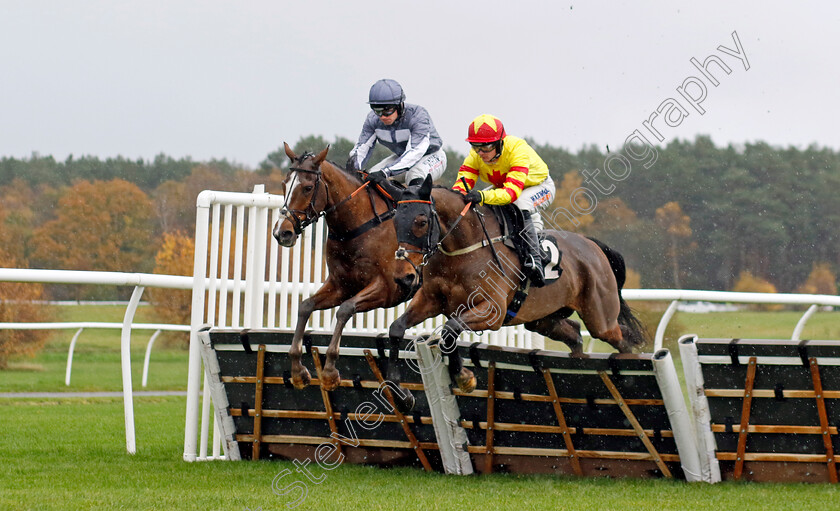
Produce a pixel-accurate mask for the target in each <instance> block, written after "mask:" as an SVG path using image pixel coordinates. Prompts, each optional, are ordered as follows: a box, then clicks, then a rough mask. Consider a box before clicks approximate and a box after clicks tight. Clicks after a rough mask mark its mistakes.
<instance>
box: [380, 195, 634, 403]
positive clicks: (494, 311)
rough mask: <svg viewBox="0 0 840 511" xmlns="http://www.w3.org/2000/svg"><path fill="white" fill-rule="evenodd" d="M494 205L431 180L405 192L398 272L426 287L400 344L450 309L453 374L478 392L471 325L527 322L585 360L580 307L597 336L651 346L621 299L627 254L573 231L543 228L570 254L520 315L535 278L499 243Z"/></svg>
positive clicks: (394, 337)
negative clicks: (470, 353)
mask: <svg viewBox="0 0 840 511" xmlns="http://www.w3.org/2000/svg"><path fill="white" fill-rule="evenodd" d="M489 211H490V210H489V209H488V208H487V207H486V206H481V207H472V205H471V204H470V203H465V201H464V199H463V195H461V194H460V193H458V192H455V191H452V190H450V189H448V188H442V187H433V186H432V182H431V179H427V180H426V181H424V182H423V184H422V185H419V186H414V187H409V188H408V189H407V190H406V191H405V192H404V193H403V194H402V197H401V199H400V201H399V203H398V205H397V212H396V216H395V219H394V223H395V225H396V229H397V239H398V241H399V249H398V251H397V253H396V254H395V256H396V257H397V258H398V259H400V265H399V266H398V268H397V270H396V273H395V275H394V278H395V279H397V280H399V281H401V282H402V285H403V286H409V285H415V284H417V282H418V281H419V282H420V283H421V285H420V288H419V290H418V291H417V292H416V294H415V295H414V297H413V298H412V300H411V302H410V303H409V305H408V308H407V309H406V311H405V313H404V314H403V315H402V316H400V317H399V318H397V319H396V320H395V321H394V322H393V323H392V324H391V326H390V328H389V332H388V335H389V336H390V340H391V343H392V345H393V343H398V342H401V341H402V340H403V338H404V336H405V331H406V329H408V328H410V327H412V326H414V325H416V324H418V323H420V322H421V321H423V320H425V319H427V318H430V317H434V316H437V315H438V314H445V315H446V316H447V317H448V318H449V319H448V320H447V321H446V323H445V325H444V327H443V330H442V332H441V341H440V343H441V344H440V346H441V351H442V353H445V354H448V358H449V371H450V373H451V374H452V375H453V376H454V377H455V381H456V383H457V384H458V386H459V388H460V389H461V390H462V391H464V392H472V391H473V390H474V389H475V386H476V380H475V376H474V375H473V372H472V371H470V370H469V369H467V368H465V367H464V366H463V364H462V362H461V357H460V356H459V354H458V350H457V349H455V346H456V341H457V338H458V335H459V334H460V333H461V332H462V331H464V330H472V331H476V332H477V331H484V330H498V329H499V328H501V327H502V326H503V325H518V324H524V325H525V328H526V329H528V330H530V331H532V332H536V333H539V334H542V335H544V336H546V337H548V338H551V339H555V340H558V341H562V342H565V343H566V344H567V345H568V346H569V348H570V349H571V351H572V355H573V356H583V343H582V339H581V337H580V324H579V323H577V322H576V321H571V320H568V319H566V318H568V317H569V316H570V315H571V314H572V312H573V311H574V312H577V313H578V315H579V316H580V318H581V319H582V320H583V323H584V324H585V325H586V327H587V329H588V330H589V333H590V334H591V335H592V336H593V337H594V338H597V339H600V340H603V341H606V342H607V343H609V344H611V345H612V346H613V347H614V348H615V349H616V350H618V351H619V352H621V353H628V352H631V351H632V350H633V348H635V347H638V346H641V345H643V344H644V342H645V333H644V327H643V326H642V324H641V323H640V322H639V320H638V319H637V318H636V317H635V316H634V315H633V313H632V311H631V310H630V307H629V306H628V305H627V303H626V302H625V301H624V299H623V298H622V297H621V287H622V286H623V285H624V279H625V267H624V259H623V257H622V256H621V255H620V254H619V253H618V252H616V251H614V250H612V249H610V248H609V247H607V246H606V245H604V244H603V243H601V242H599V241H597V240H594V239H591V238H586V237H584V236H582V235H580V234H577V233H573V232H560V231H555V230H546V231H543V233H544V234H545V235H546V236H548V237H550V238H552V239H553V240H554V241H555V242H556V248H557V249H559V251H560V254H561V257H560V258H559V261H554V263H555V264H557V266H559V268H553V269H552V268H551V267H550V266H549V267H547V271H546V277H547V280H549V277H550V276H553V277H555V278H554V279H553V280H549V282H548V284H547V285H546V286H545V287H541V288H534V287H530V289H529V290H528V294H527V297H525V299H524V302H521V306H520V307H519V309H518V311H516V312H514V315H513V316H511V315H510V314H509V313H508V311H509V310H510V304H511V302H512V300H513V299H514V295H515V294H516V293H517V290H518V289H519V288H520V284H521V283H523V282H524V281H525V279H524V275H522V273H521V271H520V270H521V265H520V263H519V259H518V257H517V256H516V255H515V252H514V251H513V250H512V249H510V248H508V247H507V246H506V245H504V244H502V243H498V242H499V241H501V240H502V238H503V233H502V227H501V225H500V223H499V221H498V220H497V219H496V217H495V215H493V214H492V213H491V214H487V213H488V212H489ZM470 213H472V214H470ZM485 216H486V222H483V221H482V218H484V217H485ZM485 223H486V226H485V225H483V224H485ZM549 243H550V242H549ZM543 245H545V242H543ZM549 270H553V271H554V274H553V275H550V274H549V273H550V272H549ZM558 273H559V276H558V275H557V274H558ZM519 298H520V299H521V294H520V295H519ZM397 377H399V376H398V375H397ZM398 381H399V380H395V382H398ZM407 404H408V403H404V405H407Z"/></svg>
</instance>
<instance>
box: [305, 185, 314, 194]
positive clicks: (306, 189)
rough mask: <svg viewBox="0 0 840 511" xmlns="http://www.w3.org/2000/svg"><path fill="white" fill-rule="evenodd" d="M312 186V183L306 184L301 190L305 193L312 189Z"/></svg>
mask: <svg viewBox="0 0 840 511" xmlns="http://www.w3.org/2000/svg"><path fill="white" fill-rule="evenodd" d="M313 188H314V186H312V185H306V186H304V187H303V191H304V192H305V193H309V192H311V191H312V189H313Z"/></svg>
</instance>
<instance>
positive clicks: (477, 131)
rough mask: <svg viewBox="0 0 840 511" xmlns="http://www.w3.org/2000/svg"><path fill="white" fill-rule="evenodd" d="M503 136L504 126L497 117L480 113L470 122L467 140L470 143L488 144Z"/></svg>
mask: <svg viewBox="0 0 840 511" xmlns="http://www.w3.org/2000/svg"><path fill="white" fill-rule="evenodd" d="M503 138H505V126H504V125H503V124H502V121H500V120H499V119H498V118H497V117H494V116H492V115H490V114H481V115H479V116H478V117H476V118H475V119H473V122H471V123H470V127H469V128H468V133H467V142H469V143H471V144H489V143H491V142H497V141H499V140H501V139H503Z"/></svg>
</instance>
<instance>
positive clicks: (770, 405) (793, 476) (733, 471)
mask: <svg viewBox="0 0 840 511" xmlns="http://www.w3.org/2000/svg"><path fill="white" fill-rule="evenodd" d="M679 346H680V352H681V356H682V360H683V369H684V372H685V380H686V386H687V390H688V394H689V397H690V399H691V406H692V408H693V410H694V417H695V427H696V428H695V429H696V432H697V442H696V444H697V446H698V449H700V458H701V464H702V465H703V467H704V475H705V476H706V477H708V478H709V479H707V480H709V481H710V482H716V481H720V480H745V481H773V482H832V483H836V482H837V481H838V475H837V463H836V460H835V453H836V452H837V449H838V448H840V442H838V429H840V408H839V407H838V401H837V400H838V399H840V341H808V340H806V341H798V340H768V339H699V338H697V336H693V335H687V336H684V337H682V338H681V339H680V340H679Z"/></svg>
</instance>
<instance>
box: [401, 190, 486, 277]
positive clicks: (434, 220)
mask: <svg viewBox="0 0 840 511" xmlns="http://www.w3.org/2000/svg"><path fill="white" fill-rule="evenodd" d="M409 203H420V204H428V205H429V211H430V212H431V214H430V215H428V216H429V218H430V220H429V221H430V222H431V225H430V227H429V229H428V231H426V235H425V236H424V237H423V238H418V237H415V236H414V235H411V236H410V237H412V238H414V239H413V240H411V241H418V242H419V244H414V243H412V245H414V246H416V247H419V249H411V248H405V247H404V246H403V245H402V240H400V239H399V238H400V233H399V232H397V241H398V242H399V243H400V244H399V245H398V246H397V251H396V252H394V259H396V260H398V261H407V262H408V264H410V265H411V267H412V268H414V273H415V274H416V275H417V278H418V282H420V283H422V282H423V267H424V266H426V265H427V264H429V259H431V257H432V256H433V255H435V253H437V252H438V251H441V250H442V246H443V240H444V239H446V237H447V236H449V235H450V234H451V233H452V232H453V231H454V230H455V228H456V227H457V226H458V223H460V222H461V220H462V219H463V218H464V216H465V215H466V213H467V211H469V209H470V207H471V206H472V204H467V205H466V206H465V207H464V209H463V211H461V214H460V215H459V216H458V218H456V219H455V221H454V222H453V223H452V225H451V226H450V227H449V229H447V230H446V233H445V234H443V235H441V228H440V220H439V217H438V214H437V210H436V209H435V200H434V198H432V197H430V198H429V200H417V199H414V200H405V201H399V202H397V205H398V206H399V205H400V204H409ZM434 238H437V241H434ZM408 254H422V255H423V260H422V261H421V262H420V264H419V265H416V264H414V263H413V262H412V261H411V259H409V258H408Z"/></svg>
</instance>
